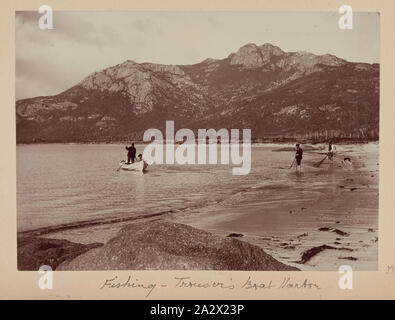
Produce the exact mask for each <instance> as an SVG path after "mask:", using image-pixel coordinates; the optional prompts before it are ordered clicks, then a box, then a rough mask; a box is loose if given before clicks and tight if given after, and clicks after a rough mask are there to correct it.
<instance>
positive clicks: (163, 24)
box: [15, 11, 380, 99]
mask: <svg viewBox="0 0 395 320" xmlns="http://www.w3.org/2000/svg"><path fill="white" fill-rule="evenodd" d="M339 17H340V14H338V13H337V12H334V13H296V12H295V13H263V12H66V11H63V12H62V11H59V12H56V11H55V12H54V18H53V24H54V29H53V30H41V29H39V27H38V20H39V18H40V14H39V13H38V12H35V11H25V12H17V13H16V49H15V51H16V52H15V54H16V84H15V85H16V98H17V99H21V98H29V97H35V96H43V95H53V94H57V93H60V92H62V91H64V90H67V89H69V88H70V87H72V86H73V85H75V84H77V83H78V82H79V81H81V80H82V79H83V78H85V77H86V76H88V75H89V74H91V73H93V72H95V71H100V70H102V69H104V68H106V67H110V66H113V65H116V64H119V63H122V62H124V61H125V60H128V59H129V60H133V61H136V62H153V63H162V64H194V63H198V62H201V61H203V60H204V59H206V58H217V59H223V58H226V57H227V56H228V55H229V54H230V53H232V52H235V51H237V50H238V49H239V48H240V47H241V46H243V45H245V44H247V43H255V44H257V45H262V44H264V43H267V42H268V43H271V44H273V45H276V46H279V47H280V48H281V49H282V50H284V51H287V52H288V51H309V52H312V53H315V54H325V53H330V54H334V55H336V56H338V57H339V58H343V59H346V60H348V61H355V62H368V63H374V62H379V43H380V41H379V40H380V39H379V29H380V26H379V24H380V22H379V20H380V19H379V15H378V14H377V13H355V12H354V15H353V24H354V26H353V29H352V30H341V29H339V27H338V19H339Z"/></svg>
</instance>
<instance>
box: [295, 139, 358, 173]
mask: <svg viewBox="0 0 395 320" xmlns="http://www.w3.org/2000/svg"><path fill="white" fill-rule="evenodd" d="M335 152H336V146H335V145H334V144H333V142H332V141H329V144H328V152H327V153H326V156H325V158H324V159H323V160H321V161H320V162H319V164H321V163H322V162H323V161H324V160H325V159H326V158H328V159H329V160H330V161H331V162H333V157H334V156H335ZM302 158H303V149H302V148H301V147H300V144H299V143H297V144H296V153H295V159H294V162H296V166H295V170H296V171H301V168H302ZM294 162H292V165H291V168H292V166H293V163H294ZM342 162H343V163H345V164H348V165H350V164H351V159H350V158H349V157H345V158H344V159H343V161H342Z"/></svg>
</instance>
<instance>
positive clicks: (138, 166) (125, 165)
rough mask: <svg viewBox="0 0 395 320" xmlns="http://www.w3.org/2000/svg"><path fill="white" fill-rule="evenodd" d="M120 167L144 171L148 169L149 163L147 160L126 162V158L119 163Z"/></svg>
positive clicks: (126, 169) (127, 169)
mask: <svg viewBox="0 0 395 320" xmlns="http://www.w3.org/2000/svg"><path fill="white" fill-rule="evenodd" d="M119 167H120V169H122V170H125V171H138V172H144V171H146V169H147V167H148V163H147V162H145V161H137V162H134V163H126V162H125V160H122V161H121V162H120V163H119Z"/></svg>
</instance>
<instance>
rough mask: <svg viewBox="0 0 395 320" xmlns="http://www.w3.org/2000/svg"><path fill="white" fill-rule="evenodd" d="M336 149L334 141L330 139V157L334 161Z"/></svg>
mask: <svg viewBox="0 0 395 320" xmlns="http://www.w3.org/2000/svg"><path fill="white" fill-rule="evenodd" d="M335 151H336V146H335V145H334V144H333V143H332V141H329V146H328V159H329V160H330V161H333V156H334V155H335Z"/></svg>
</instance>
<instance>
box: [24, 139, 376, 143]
mask: <svg viewBox="0 0 395 320" xmlns="http://www.w3.org/2000/svg"><path fill="white" fill-rule="evenodd" d="M263 140H265V139H263ZM330 140H332V141H333V142H335V143H336V144H337V145H355V144H357V145H359V144H369V143H379V142H380V140H379V139H375V140H353V139H340V140H337V139H329V138H328V139H326V140H319V141H314V140H304V139H301V140H300V143H301V144H304V145H320V144H327V143H328V141H330ZM131 141H133V142H134V143H135V144H144V145H145V144H150V143H151V142H152V141H140V140H133V139H131V140H127V141H20V142H16V145H43V144H44V145H46V144H70V145H125V144H129V143H130V142H131ZM296 141H299V140H298V139H284V140H275V139H274V140H271V139H268V140H265V141H251V145H267V144H278V145H289V144H293V143H295V142H296ZM197 143H198V141H197V140H196V141H195V144H197ZM217 143H218V144H219V145H220V144H221V143H220V142H219V141H218V142H217ZM240 143H243V141H242V140H240ZM163 144H164V145H166V143H163ZM180 144H183V142H180V143H175V144H174V145H180Z"/></svg>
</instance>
